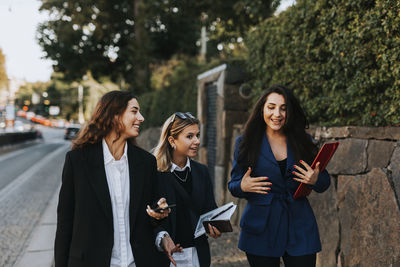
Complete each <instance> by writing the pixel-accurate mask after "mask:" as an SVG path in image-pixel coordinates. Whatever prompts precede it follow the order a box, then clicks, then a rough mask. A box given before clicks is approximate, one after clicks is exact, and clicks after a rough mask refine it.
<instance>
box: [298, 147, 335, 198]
mask: <svg viewBox="0 0 400 267" xmlns="http://www.w3.org/2000/svg"><path fill="white" fill-rule="evenodd" d="M338 146H339V142H334V143H326V144H324V145H323V146H322V147H321V149H320V151H319V152H318V155H317V156H316V157H315V159H314V161H313V163H312V164H311V168H312V169H314V168H315V165H316V164H317V162H319V172H320V173H321V172H322V171H323V170H325V167H326V165H328V162H329V160H330V159H331V158H332V156H333V154H334V153H335V151H336V149H337V147H338ZM311 190H312V189H311V188H310V187H309V186H307V185H306V184H303V183H300V185H299V187H298V188H297V190H296V192H295V193H294V195H293V198H294V199H296V198H299V197H306V196H308V195H309V194H310V193H311Z"/></svg>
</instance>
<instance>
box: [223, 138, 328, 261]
mask: <svg viewBox="0 0 400 267" xmlns="http://www.w3.org/2000/svg"><path fill="white" fill-rule="evenodd" d="M240 141H241V137H238V138H237V139H236V144H235V152H234V161H233V167H232V171H231V180H230V181H229V191H230V192H231V193H232V195H233V196H235V197H239V198H245V199H247V205H246V208H245V209H244V211H243V214H242V218H241V220H240V226H241V228H242V229H241V233H240V238H239V248H240V249H241V250H243V251H245V252H247V253H249V254H253V255H259V256H268V257H281V256H283V254H284V253H285V252H287V253H288V254H289V255H291V256H301V255H308V254H314V253H317V252H319V251H321V241H320V238H319V234H318V227H317V222H316V220H315V217H314V213H313V211H312V209H311V206H310V204H309V202H308V200H307V198H306V197H303V198H299V199H296V200H294V199H293V194H294V192H295V191H296V189H297V187H298V186H299V182H297V181H295V180H293V179H292V178H293V177H294V175H293V174H292V172H293V171H294V168H293V165H294V164H296V163H295V159H294V158H293V154H292V152H291V149H290V147H289V145H288V146H287V165H286V175H285V177H282V174H281V171H280V168H279V165H278V163H277V161H276V159H275V157H274V154H273V153H272V150H271V146H270V144H269V142H268V138H267V136H266V135H264V137H263V139H262V143H261V150H260V154H259V156H258V161H257V164H256V166H255V167H254V168H253V170H252V173H251V176H252V177H259V176H267V177H268V178H269V182H271V183H272V185H271V190H270V191H269V193H268V194H267V195H264V194H258V193H248V192H243V191H242V190H241V188H240V183H241V180H242V177H243V175H244V174H245V172H246V171H247V169H244V168H242V167H240V166H239V164H238V162H237V157H238V153H239V150H238V147H239V143H240ZM329 185H330V176H329V174H328V172H327V171H326V170H325V171H323V172H322V173H320V174H319V176H318V180H317V182H316V184H315V185H314V186H312V188H313V190H314V191H316V192H318V193H321V192H324V191H325V190H326V189H328V187H329Z"/></svg>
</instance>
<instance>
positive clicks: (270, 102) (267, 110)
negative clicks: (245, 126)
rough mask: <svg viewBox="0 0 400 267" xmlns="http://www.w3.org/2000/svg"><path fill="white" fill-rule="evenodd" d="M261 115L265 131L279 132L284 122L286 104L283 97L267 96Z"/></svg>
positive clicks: (278, 95)
mask: <svg viewBox="0 0 400 267" xmlns="http://www.w3.org/2000/svg"><path fill="white" fill-rule="evenodd" d="M263 115H264V121H265V123H266V124H267V131H271V130H272V131H281V130H282V127H283V125H285V122H286V102H285V98H284V97H283V95H280V94H277V93H271V94H269V95H268V96H267V100H266V101H265V104H264V109H263Z"/></svg>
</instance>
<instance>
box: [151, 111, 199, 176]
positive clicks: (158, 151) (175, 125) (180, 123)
mask: <svg viewBox="0 0 400 267" xmlns="http://www.w3.org/2000/svg"><path fill="white" fill-rule="evenodd" d="M178 113H179V114H182V115H183V117H184V119H182V118H181V117H180V116H178V115H177V114H178ZM182 115H181V116H182ZM193 124H197V125H199V120H198V119H196V118H195V117H193V116H192V115H191V114H190V113H182V112H177V113H175V114H172V115H171V116H170V117H169V118H168V119H167V120H166V121H165V122H164V125H163V127H162V130H161V135H160V140H159V141H158V144H157V146H156V147H155V148H154V156H155V157H156V159H157V169H158V170H159V171H161V172H165V171H168V170H169V169H170V168H171V166H172V153H173V151H174V149H173V148H172V146H171V144H170V143H169V141H168V137H170V136H172V137H173V138H174V139H177V138H178V136H179V134H180V133H181V132H182V131H183V130H184V129H185V128H186V127H188V126H190V125H193Z"/></svg>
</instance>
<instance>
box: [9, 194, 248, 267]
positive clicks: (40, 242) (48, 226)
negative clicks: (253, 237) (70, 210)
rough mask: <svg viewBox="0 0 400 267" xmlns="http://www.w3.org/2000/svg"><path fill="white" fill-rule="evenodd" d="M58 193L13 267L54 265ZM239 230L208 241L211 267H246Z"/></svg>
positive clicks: (47, 266)
mask: <svg viewBox="0 0 400 267" xmlns="http://www.w3.org/2000/svg"><path fill="white" fill-rule="evenodd" d="M58 192H59V189H57V190H56V192H55V194H54V196H53V197H52V199H51V200H50V202H49V204H48V206H47V208H46V210H45V212H44V213H43V216H42V218H41V219H40V221H39V224H38V225H37V226H36V228H35V229H34V230H33V232H32V235H31V239H30V240H29V241H28V242H27V246H26V248H25V251H24V252H23V254H22V257H20V258H19V260H18V261H17V263H16V264H15V267H52V266H53V265H54V251H53V250H54V237H55V231H56V222H57V218H56V213H57V201H58ZM238 238H239V228H238V227H235V226H234V227H233V232H232V233H225V234H223V235H222V236H221V237H220V238H217V239H213V238H209V243H210V249H211V255H212V261H211V266H212V267H242V266H248V263H247V261H246V255H245V254H244V253H243V252H242V251H240V250H239V249H238V248H237V243H238Z"/></svg>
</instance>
